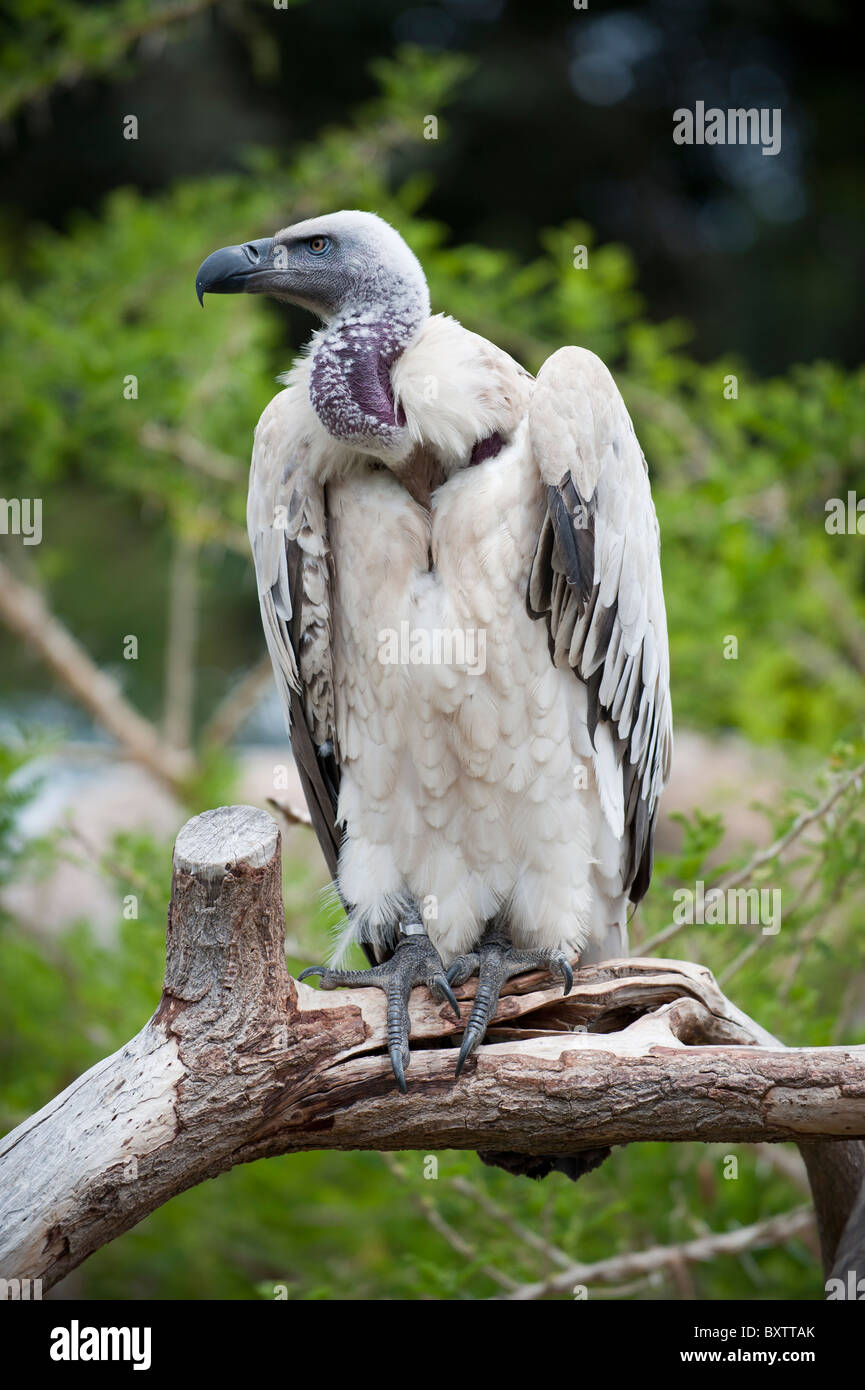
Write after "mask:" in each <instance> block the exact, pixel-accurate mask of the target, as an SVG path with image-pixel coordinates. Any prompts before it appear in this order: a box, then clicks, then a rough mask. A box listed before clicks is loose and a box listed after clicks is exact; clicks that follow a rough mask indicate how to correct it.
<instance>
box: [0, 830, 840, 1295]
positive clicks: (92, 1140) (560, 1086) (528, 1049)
mask: <svg viewBox="0 0 865 1390" xmlns="http://www.w3.org/2000/svg"><path fill="white" fill-rule="evenodd" d="M508 991H509V992H507V993H505V994H503V997H502V999H501V1001H500V1004H499V1008H498V1011H497V1013H496V1018H495V1026H494V1030H493V1032H492V1033H491V1034H490V1036H489V1038H488V1041H487V1044H486V1045H485V1046H484V1047H482V1048H481V1049H480V1051H479V1053H478V1055H477V1059H476V1061H475V1062H474V1063H473V1064H471V1065H470V1068H469V1069H468V1070H467V1073H465V1074H464V1075H463V1076H462V1078H461V1079H460V1080H459V1081H457V1080H455V1078H454V1059H455V1053H454V1050H453V1048H454V1045H455V1039H456V1037H457V1035H458V1033H459V1029H458V1027H457V1025H456V1024H455V1022H454V1020H453V1018H452V1017H451V1014H450V1011H449V1010H448V1009H447V1007H446V1006H444V1005H439V1004H438V1003H436V1002H435V1001H434V1000H433V999H431V998H430V997H429V996H428V995H427V994H426V993H425V992H424V991H422V990H418V991H416V992H415V994H414V996H413V999H412V1019H413V1027H412V1059H411V1068H410V1070H409V1073H408V1080H409V1090H408V1094H407V1095H405V1096H401V1095H400V1094H399V1092H398V1090H397V1088H396V1086H395V1084H394V1080H393V1076H392V1073H391V1067H390V1061H389V1059H388V1057H387V1054H386V1048H385V1031H384V1010H385V1000H384V996H383V995H382V994H381V993H380V992H379V991H378V990H375V989H359V990H342V991H337V992H335V993H330V994H327V993H322V992H320V991H318V990H315V989H312V988H310V987H308V986H306V985H304V984H301V983H300V982H298V981H296V980H293V979H292V978H291V977H290V976H289V974H288V972H287V969H286V964H285V953H284V916H283V905H282V887H281V858H280V836H279V832H278V829H277V827H276V825H275V823H274V821H273V820H272V819H271V818H270V816H268V815H267V814H266V813H265V812H263V811H260V810H255V809H253V808H251V807H248V806H233V807H223V808H221V809H219V810H216V811H207V812H205V813H204V814H203V815H200V816H196V817H195V818H194V819H193V820H191V821H190V822H189V823H188V824H187V825H186V826H185V827H184V829H183V830H182V831H181V833H180V835H179V836H178V839H177V844H176V847H175V854H174V874H173V882H172V890H171V903H170V907H169V914H168V933H167V959H166V971H165V984H164V988H163V995H162V1000H161V1002H160V1004H159V1007H158V1009H157V1010H156V1013H155V1014H154V1015H153V1017H152V1018H151V1019H150V1021H149V1022H148V1023H147V1024H145V1026H144V1028H142V1030H141V1032H140V1033H138V1034H137V1035H136V1036H135V1037H134V1038H133V1039H132V1040H131V1041H130V1042H128V1043H127V1044H126V1046H125V1047H122V1048H121V1049H120V1050H119V1051H118V1052H116V1053H114V1055H113V1056H111V1057H108V1058H106V1059H105V1060H104V1061H102V1062H99V1063H98V1064H97V1065H96V1066H95V1067H92V1068H91V1070H90V1071H88V1072H87V1073H85V1075H84V1076H82V1077H80V1078H79V1080H77V1081H76V1082H75V1083H74V1084H73V1085H71V1086H69V1087H68V1088H67V1090H65V1091H64V1092H63V1093H62V1094H61V1095H60V1096H58V1097H57V1098H56V1099H55V1100H54V1101H52V1102H51V1104H50V1105H47V1106H46V1107H45V1109H44V1110H42V1111H41V1112H40V1113H39V1114H38V1115H35V1116H34V1117H33V1118H32V1119H30V1120H28V1121H26V1122H25V1123H24V1124H22V1125H21V1126H19V1128H18V1129H16V1130H14V1131H13V1132H12V1133H11V1134H9V1135H8V1136H7V1137H6V1139H5V1140H3V1141H2V1142H0V1276H3V1277H6V1278H31V1279H32V1278H40V1279H42V1280H43V1283H44V1286H45V1287H46V1288H47V1287H48V1286H50V1285H51V1284H53V1283H55V1282H56V1281H57V1280H58V1279H60V1278H62V1277H63V1276H64V1275H66V1274H68V1273H69V1271H70V1270H72V1269H74V1268H75V1266H76V1265H78V1264H79V1263H80V1262H81V1261H82V1260H84V1259H86V1257H87V1256H88V1255H89V1254H91V1253H92V1252H93V1251H94V1250H96V1249H98V1248H99V1247H100V1246H102V1245H104V1244H106V1243H107V1242H108V1241H110V1240H112V1239H114V1237H115V1236H118V1235H120V1234H121V1233H122V1232H123V1231H125V1230H128V1229H129V1227H131V1226H133V1225H134V1224H135V1223H136V1222H137V1221H140V1220H141V1219H142V1218H143V1217H145V1216H147V1215H148V1214H149V1213H150V1212H152V1211H153V1210H154V1209H155V1208H156V1207H158V1206H160V1205H161V1204H162V1203H164V1202H166V1201H168V1199H169V1198H170V1197H172V1196H174V1195H175V1194H176V1193H178V1192H181V1191H183V1190H184V1189H185V1188H187V1187H191V1186H193V1185H194V1184H196V1183H199V1182H202V1181H203V1180H204V1179H205V1178H212V1177H215V1176H216V1175H217V1174H218V1173H221V1172H224V1171H225V1170H226V1169H228V1168H231V1167H232V1166H233V1165H234V1164H236V1163H244V1162H248V1161H250V1160H253V1159H258V1158H263V1157H266V1156H270V1155H275V1154H284V1153H292V1152H298V1151H300V1150H305V1149H325V1148H327V1149H378V1150H388V1149H420V1150H422V1151H428V1150H431V1149H449V1148H454V1149H477V1148H480V1149H485V1150H505V1151H520V1152H524V1153H539V1154H544V1153H546V1154H552V1153H574V1152H576V1151H578V1150H580V1149H582V1148H597V1147H599V1146H600V1145H607V1144H624V1143H628V1142H630V1141H637V1140H669V1141H679V1140H693V1139H698V1140H703V1141H707V1142H708V1141H721V1142H724V1143H731V1144H732V1143H740V1142H756V1141H770V1142H772V1141H778V1140H788V1139H792V1140H796V1141H800V1142H802V1144H803V1152H804V1153H805V1157H806V1161H807V1162H808V1164H809V1171H811V1169H812V1168H813V1169H814V1170H815V1171H819V1173H820V1181H819V1182H817V1183H815V1179H814V1172H811V1180H812V1187H813V1188H814V1191H815V1199H816V1205H817V1209H818V1212H817V1214H818V1221H819V1224H820V1227H821V1235H822V1238H823V1242H824V1258H825V1261H826V1264H827V1268H828V1267H829V1266H831V1263H832V1259H833V1256H834V1253H835V1249H836V1247H837V1246H838V1244H839V1242H840V1241H841V1240H842V1236H843V1240H844V1242H847V1243H848V1244H849V1247H850V1249H854V1247H855V1240H854V1235H855V1232H854V1231H851V1229H849V1224H848V1223H849V1218H850V1212H851V1211H852V1210H853V1208H854V1206H855V1204H856V1201H857V1198H858V1194H859V1191H860V1190H861V1172H862V1167H861V1159H862V1152H863V1150H862V1145H861V1144H859V1143H858V1142H851V1141H853V1140H854V1139H856V1140H858V1139H859V1138H860V1137H861V1136H863V1135H865V1047H825V1048H785V1047H783V1046H782V1045H781V1044H780V1043H779V1042H777V1041H776V1040H775V1039H774V1038H772V1037H771V1036H770V1035H769V1034H768V1033H766V1032H765V1031H764V1030H763V1029H761V1028H760V1027H759V1025H757V1024H755V1023H753V1022H752V1021H751V1020H750V1019H748V1018H746V1017H745V1015H743V1014H742V1013H741V1012H740V1011H739V1010H738V1009H736V1007H735V1006H734V1005H733V1004H731V1003H730V1002H729V1001H728V1000H727V999H726V998H725V997H724V995H723V994H722V993H721V992H720V990H719V989H718V987H717V985H716V984H715V981H714V980H713V978H712V975H711V973H710V972H709V971H708V970H706V969H704V968H702V967H701V966H698V965H692V964H688V963H686V962H683V961H670V960H654V959H645V960H619V961H610V962H608V963H606V964H604V965H601V966H594V967H590V968H588V969H585V970H581V971H579V972H578V974H577V978H576V982H575V985H574V989H573V991H572V993H571V994H570V995H569V996H568V997H567V998H562V996H561V991H560V987H559V986H558V985H550V984H549V981H548V980H547V979H546V977H544V976H541V975H538V974H534V975H525V976H521V977H519V978H518V979H516V980H513V981H511V984H510V986H509V987H508ZM472 992H473V986H472V983H470V984H469V985H467V986H466V987H465V989H463V990H462V991H459V993H460V994H461V997H462V998H467V997H468V996H470V995H471V993H472ZM463 1012H464V1013H465V1010H464V1011H463ZM857 1165H859V1166H857ZM845 1226H848V1229H847V1230H846V1231H845ZM848 1237H849V1241H848ZM845 1248H847V1247H846V1245H845Z"/></svg>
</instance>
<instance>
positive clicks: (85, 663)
mask: <svg viewBox="0 0 865 1390" xmlns="http://www.w3.org/2000/svg"><path fill="white" fill-rule="evenodd" d="M0 619H2V621H3V622H5V624H6V626H7V627H8V628H10V630H11V631H12V632H14V633H17V635H18V636H19V637H21V638H22V639H23V640H24V641H25V642H26V643H27V645H28V646H29V647H31V648H32V649H33V650H34V651H35V652H37V653H38V655H39V656H41V657H42V659H43V661H44V662H45V664H46V665H47V666H48V667H49V669H50V670H51V672H52V674H53V675H54V676H55V677H56V678H57V680H58V681H60V683H61V684H62V685H63V686H65V688H66V689H67V690H68V691H70V692H71V694H72V695H74V696H75V698H76V700H78V701H79V703H80V704H82V705H83V706H84V708H85V709H86V710H88V712H89V713H90V714H91V715H92V716H93V718H94V719H95V720H96V722H97V723H98V724H99V725H101V727H102V728H103V729H105V730H106V731H107V732H108V733H109V734H111V735H112V737H114V738H115V739H116V740H117V742H118V743H119V744H120V745H121V747H122V748H123V749H124V751H125V752H126V753H127V754H128V755H129V757H131V758H132V759H133V760H134V761H135V762H138V763H141V764H142V765H143V766H144V767H146V768H147V769H148V771H150V772H152V773H153V774H154V776H155V777H156V778H158V780H159V781H160V782H163V783H164V784H165V785H166V786H168V787H169V788H170V789H171V790H172V791H178V790H179V789H180V788H181V787H182V785H183V781H184V778H185V777H187V776H188V775H189V773H190V772H191V770H192V764H191V760H190V757H189V754H188V753H185V752H181V751H180V750H178V749H175V748H171V747H169V746H168V744H167V743H166V742H165V740H164V739H163V738H161V737H160V735H159V732H158V731H157V729H156V728H155V727H154V725H153V724H151V723H150V721H149V720H147V719H145V718H144V717H143V715H141V714H139V713H138V711H137V710H136V709H135V708H134V707H133V706H132V705H131V704H130V703H129V701H128V700H127V699H126V697H125V695H124V694H123V692H122V691H121V689H120V687H119V686H118V685H117V682H116V681H114V680H112V679H111V677H110V676H107V675H106V674H105V672H104V671H102V670H100V668H99V667H98V666H97V665H96V663H95V661H93V659H92V657H90V656H89V655H88V653H87V652H86V651H85V650H84V648H83V647H82V646H81V643H80V642H78V641H77V640H76V639H75V638H74V637H73V636H72V634H71V633H70V632H69V631H68V629H67V628H65V627H64V626H63V624H62V623H61V622H60V620H59V619H58V618H56V617H55V616H54V614H53V613H52V612H51V611H50V610H49V608H48V606H47V604H46V602H45V600H44V598H43V597H42V595H41V594H40V593H39V591H38V589H35V588H33V587H32V586H31V585H29V584H25V583H24V582H23V581H22V580H20V579H18V578H17V576H16V575H15V574H13V572H12V570H11V569H9V567H8V566H7V565H5V564H4V563H3V561H2V560H0Z"/></svg>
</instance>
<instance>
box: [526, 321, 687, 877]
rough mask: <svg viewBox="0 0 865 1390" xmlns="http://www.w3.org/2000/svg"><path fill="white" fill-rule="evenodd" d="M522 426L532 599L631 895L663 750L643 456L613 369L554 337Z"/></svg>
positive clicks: (647, 851)
mask: <svg viewBox="0 0 865 1390" xmlns="http://www.w3.org/2000/svg"><path fill="white" fill-rule="evenodd" d="M529 434H530V439H531V446H532V452H533V454H534V458H535V461H536V464H537V467H538V469H539V471H540V473H541V477H542V479H543V481H544V483H545V484H546V485H547V506H546V511H545V514H544V518H543V522H542V526H541V531H540V535H539V537H538V543H537V548H536V551H535V556H534V561H533V564H532V569H531V575H530V580H529V588H528V594H527V605H528V610H529V612H530V614H531V615H532V617H534V618H541V617H543V618H545V619H546V621H547V625H548V630H549V637H550V651H551V655H552V657H553V660H554V661H555V663H556V665H557V666H570V667H571V669H572V670H573V671H574V673H575V675H576V676H577V677H578V678H579V679H580V680H581V681H582V682H583V683H584V684H585V686H586V691H587V722H588V732H589V737H590V739H591V742H592V745H593V747H594V748H595V750H596V757H595V770H596V775H597V776H598V780H599V790H600V794H601V802H602V806H603V808H604V813H605V815H606V816H607V819H608V821H609V822H610V824H611V825H612V827H613V829H614V830H615V831H616V833H617V834H618V835H620V837H621V839H622V844H623V852H624V856H623V866H622V875H623V883H624V887H625V889H626V890H627V891H628V893H629V896H630V898H631V900H632V901H633V902H638V901H639V900H640V898H641V897H642V896H643V894H644V893H645V892H646V889H647V888H648V886H649V880H650V878H651V873H652V846H653V839H654V826H655V819H656V816H657V805H658V797H659V796H660V793H661V790H662V788H663V786H664V784H665V782H666V781H667V778H668V776H669V771H670V757H671V753H672V711H671V705H670V668H669V653H668V645H667V620H666V613H665V609H664V594H663V589H662V585H661V562H660V540H659V532H658V521H657V517H656V514H655V508H654V504H653V502H652V495H651V490H650V487H649V478H648V472H647V468H646V461H645V458H644V457H643V453H642V450H641V449H640V446H639V444H638V442H637V438H636V435H635V433H634V427H633V425H632V423H631V419H630V416H629V415H628V412H627V410H626V408H625V404H624V401H623V400H622V397H621V395H620V394H619V391H618V388H617V387H616V384H615V382H614V381H613V378H612V376H611V375H610V373H609V372H608V370H607V368H606V367H605V366H604V364H603V362H601V360H600V359H599V358H598V357H596V356H595V355H594V354H593V353H591V352H587V351H586V350H585V349H583V348H575V347H567V348H562V349H561V350H560V351H559V352H556V353H554V354H553V356H552V357H550V358H549V359H548V361H547V362H546V363H545V364H544V366H543V368H542V369H541V371H540V373H539V375H538V380H537V384H536V387H535V390H534V394H533V396H532V401H531V405H530V408H529ZM602 745H603V749H602ZM602 751H603V756H602Z"/></svg>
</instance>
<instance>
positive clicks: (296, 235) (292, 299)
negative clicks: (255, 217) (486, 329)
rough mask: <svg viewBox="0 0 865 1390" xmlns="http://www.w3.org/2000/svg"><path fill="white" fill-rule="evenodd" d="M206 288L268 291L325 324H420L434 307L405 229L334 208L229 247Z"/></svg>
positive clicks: (200, 288)
mask: <svg viewBox="0 0 865 1390" xmlns="http://www.w3.org/2000/svg"><path fill="white" fill-rule="evenodd" d="M195 288H196V291H197V294H198V298H199V300H200V302H201V303H202V304H203V303H204V296H205V294H239V293H241V292H245V293H246V294H267V295H270V296H271V297H272V298H273V299H281V300H284V301H285V302H286V303H288V304H297V305H300V307H301V308H303V309H309V310H311V311H312V312H313V313H314V314H317V315H318V317H319V318H320V319H322V320H324V322H325V323H331V322H334V321H338V320H345V319H352V318H355V317H362V318H365V319H368V318H369V317H371V316H372V317H375V318H376V319H378V320H379V321H387V320H388V319H389V318H392V319H393V320H394V321H395V323H398V324H399V325H401V326H403V327H412V328H415V327H417V326H418V324H419V323H420V322H422V320H423V319H424V318H426V316H427V314H428V313H429V292H428V290H427V284H426V278H425V276H424V273H423V270H422V269H421V266H420V263H419V261H418V260H417V257H416V256H415V255H414V254H413V253H412V252H411V251H410V250H409V248H408V246H407V245H406V243H405V242H404V241H403V239H402V237H401V236H400V234H399V232H397V231H395V230H394V228H393V227H391V226H390V225H389V224H388V223H387V222H384V221H383V220H382V218H380V217H377V216H376V215H375V213H372V212H333V213H330V214H329V215H327V216H326V217H310V218H308V219H307V221H305V222H296V223H295V224H294V226H292V227H285V228H284V229H283V230H282V231H281V232H277V233H276V235H275V236H273V237H264V238H263V239H262V240H261V241H247V242H245V243H244V245H242V246H225V247H223V248H222V250H220V251H214V252H213V254H212V255H211V256H208V257H207V260H206V261H204V263H203V264H202V265H201V267H200V268H199V271H198V275H197V276H196V280H195Z"/></svg>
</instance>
